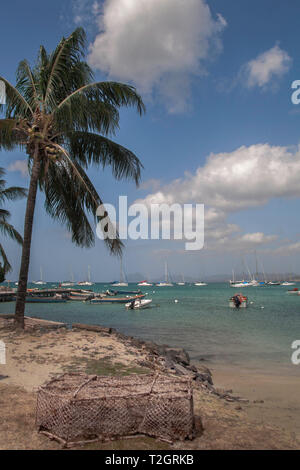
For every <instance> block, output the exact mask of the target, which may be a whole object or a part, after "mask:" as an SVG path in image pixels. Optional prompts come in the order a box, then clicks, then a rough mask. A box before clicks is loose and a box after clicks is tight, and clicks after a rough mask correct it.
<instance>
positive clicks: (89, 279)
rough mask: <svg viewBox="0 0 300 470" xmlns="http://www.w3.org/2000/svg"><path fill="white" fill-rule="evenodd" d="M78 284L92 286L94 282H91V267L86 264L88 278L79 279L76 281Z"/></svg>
mask: <svg viewBox="0 0 300 470" xmlns="http://www.w3.org/2000/svg"><path fill="white" fill-rule="evenodd" d="M77 285H78V286H93V285H94V283H93V282H91V267H90V266H88V280H87V281H81V282H78V283H77Z"/></svg>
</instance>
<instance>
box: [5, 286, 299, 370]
mask: <svg viewBox="0 0 300 470" xmlns="http://www.w3.org/2000/svg"><path fill="white" fill-rule="evenodd" d="M55 286H58V284H55V283H47V285H45V286H42V287H43V288H52V287H55ZM28 287H36V286H34V285H29V286H28ZM298 287H299V288H300V285H298ZM109 288H111V285H110V284H105V283H96V284H95V285H94V286H92V287H90V289H93V290H94V291H95V292H102V291H105V290H107V289H109ZM293 288H294V286H292V287H287V286H269V287H247V288H243V289H242V291H243V294H244V295H247V297H248V299H249V307H248V308H245V309H244V308H241V309H233V308H230V307H229V298H230V297H231V296H232V295H233V294H235V293H236V291H237V290H236V289H234V288H231V287H230V286H229V284H228V283H226V284H225V283H209V284H208V285H207V286H194V285H190V284H186V285H185V286H177V285H174V287H157V286H148V287H141V288H140V289H141V291H142V292H143V293H147V298H150V299H152V300H153V302H152V306H151V308H148V309H145V310H126V308H125V306H124V305H123V304H112V305H110V304H90V303H83V302H78V301H77V302H67V303H61V304H59V303H58V304H51V303H49V304H39V303H37V304H27V305H26V314H27V315H29V316H32V317H39V318H44V319H47V320H54V321H60V322H65V323H66V324H67V325H69V326H71V325H72V323H85V324H93V325H102V326H106V327H113V328H116V329H118V330H119V331H120V332H122V333H125V334H127V335H131V336H136V337H139V338H142V339H145V340H151V341H154V342H156V343H159V344H168V345H170V346H174V347H181V348H184V349H186V351H187V352H188V353H189V355H190V357H191V360H192V361H194V362H195V363H197V362H202V363H203V364H205V365H207V367H213V366H214V365H218V366H220V365H221V366H222V365H223V366H229V365H230V366H238V367H239V368H242V369H243V370H249V372H251V370H253V371H256V372H260V371H261V372H262V373H263V372H265V371H268V372H270V373H271V372H272V371H273V372H277V373H279V372H281V373H283V374H299V372H300V365H299V366H296V365H294V364H293V363H292V360H291V358H292V354H293V352H294V349H292V343H293V342H294V341H296V340H300V296H298V295H288V294H287V291H288V290H289V289H293ZM115 289H118V290H119V291H120V292H122V290H123V291H125V290H137V289H138V287H137V285H136V284H129V286H128V287H126V288H115ZM14 307H15V303H14V302H10V303H0V313H14ZM299 357H300V355H299Z"/></svg>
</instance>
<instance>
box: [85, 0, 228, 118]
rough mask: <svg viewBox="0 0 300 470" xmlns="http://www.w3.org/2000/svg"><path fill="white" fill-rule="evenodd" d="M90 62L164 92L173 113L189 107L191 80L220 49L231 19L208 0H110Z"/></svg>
mask: <svg viewBox="0 0 300 470" xmlns="http://www.w3.org/2000/svg"><path fill="white" fill-rule="evenodd" d="M98 25H99V33H98V34H97V36H96V38H95V40H94V42H93V44H92V45H91V47H90V55H89V62H90V64H91V66H93V67H95V68H97V69H100V70H102V71H103V72H106V73H107V74H108V76H109V77H110V78H113V79H120V80H123V81H127V82H132V83H133V84H135V85H136V86H137V87H138V89H139V91H140V92H141V93H143V94H144V93H149V94H151V93H152V92H153V91H154V90H155V91H156V92H158V93H159V94H160V96H161V97H162V98H163V100H164V101H165V103H166V105H167V107H168V110H169V111H170V112H181V111H183V110H185V108H186V106H187V100H188V96H189V90H190V86H189V81H190V80H191V78H192V77H193V76H195V75H199V74H200V73H204V72H205V68H206V63H207V61H208V60H210V59H211V58H212V56H213V55H214V54H215V53H216V52H218V51H219V50H220V49H221V47H222V46H221V40H220V33H221V32H222V31H223V29H224V27H225V26H226V20H225V19H224V18H223V17H222V16H221V15H220V14H218V15H217V17H216V18H214V17H213V16H212V13H211V11H210V8H209V6H208V5H207V4H206V1H205V0H189V1H186V0H164V1H161V0H106V1H105V3H104V5H103V10H102V12H101V14H100V15H99V17H98Z"/></svg>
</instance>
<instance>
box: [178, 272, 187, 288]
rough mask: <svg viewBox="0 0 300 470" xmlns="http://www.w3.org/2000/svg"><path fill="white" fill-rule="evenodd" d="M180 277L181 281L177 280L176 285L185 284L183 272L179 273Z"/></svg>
mask: <svg viewBox="0 0 300 470" xmlns="http://www.w3.org/2000/svg"><path fill="white" fill-rule="evenodd" d="M181 279H182V280H181V282H177V285H178V286H185V280H184V275H183V274H181Z"/></svg>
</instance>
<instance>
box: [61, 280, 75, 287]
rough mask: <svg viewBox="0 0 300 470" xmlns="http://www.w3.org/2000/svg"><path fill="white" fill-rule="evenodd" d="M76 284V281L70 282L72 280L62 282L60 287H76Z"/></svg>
mask: <svg viewBox="0 0 300 470" xmlns="http://www.w3.org/2000/svg"><path fill="white" fill-rule="evenodd" d="M74 286H75V284H74V282H70V281H66V282H62V283H61V284H60V287H74Z"/></svg>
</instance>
